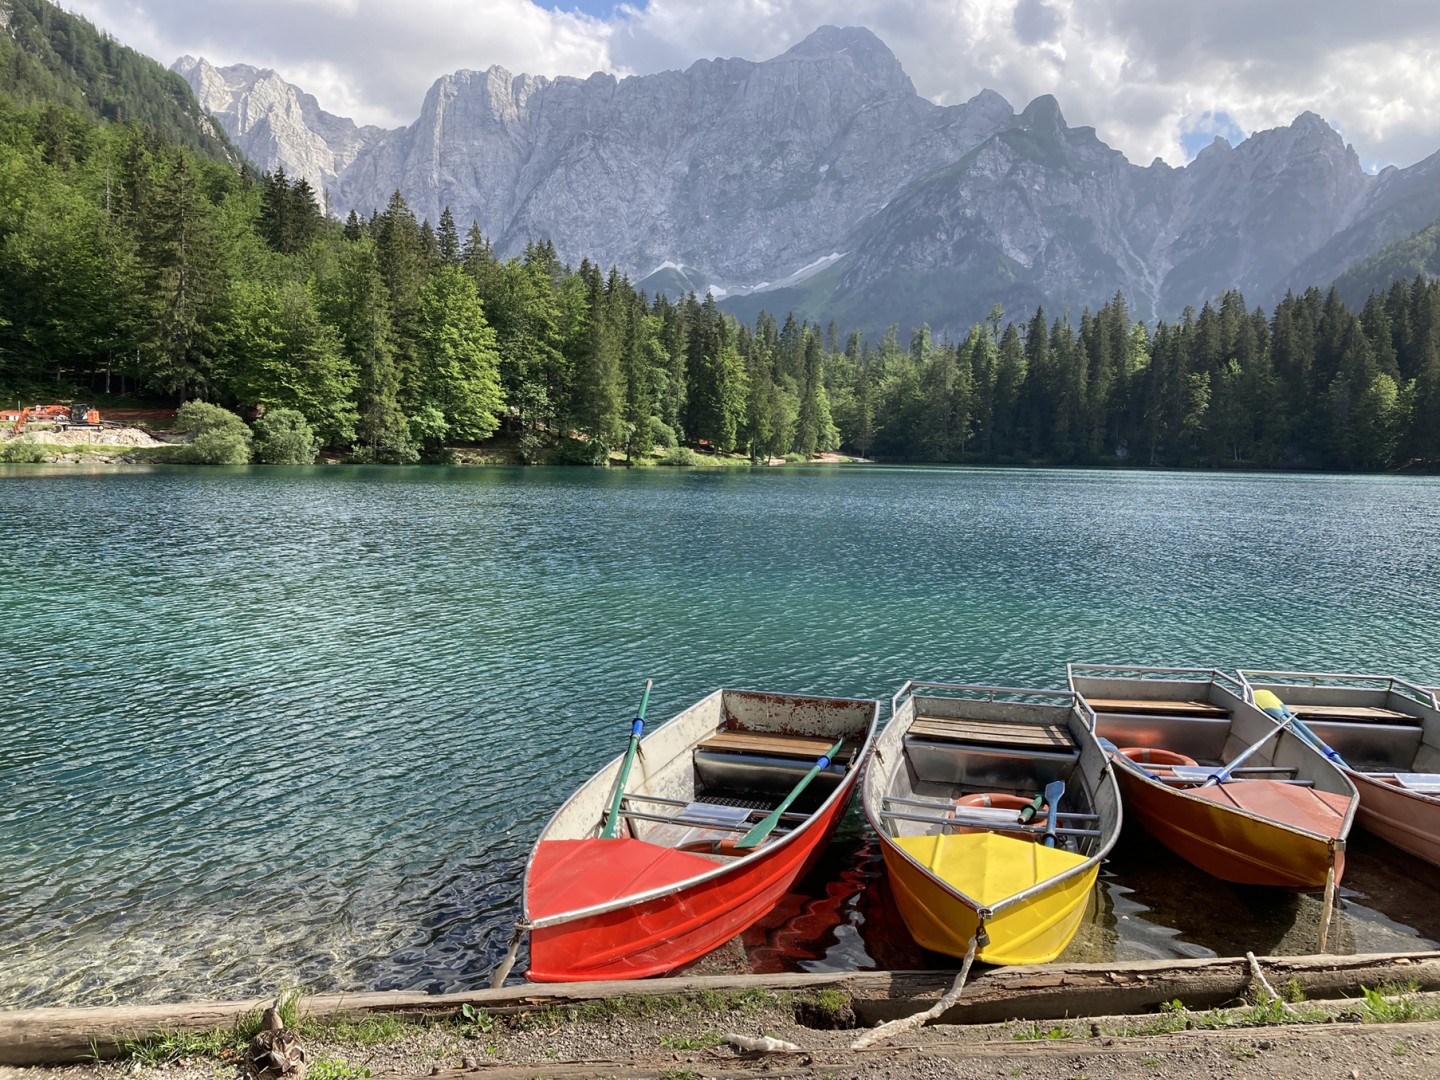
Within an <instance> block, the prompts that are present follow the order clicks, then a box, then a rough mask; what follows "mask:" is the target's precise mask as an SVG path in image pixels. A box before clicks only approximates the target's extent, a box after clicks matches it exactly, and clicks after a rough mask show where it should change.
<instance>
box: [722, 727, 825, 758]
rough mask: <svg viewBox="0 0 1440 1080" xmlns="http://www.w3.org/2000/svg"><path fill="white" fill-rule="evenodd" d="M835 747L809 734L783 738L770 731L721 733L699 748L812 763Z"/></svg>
mask: <svg viewBox="0 0 1440 1080" xmlns="http://www.w3.org/2000/svg"><path fill="white" fill-rule="evenodd" d="M834 745H835V740H834V739H817V738H815V737H813V736H810V735H785V734H782V733H780V732H771V731H722V732H720V733H719V734H717V735H712V736H710V738H708V739H706V740H705V741H704V742H702V743H701V744H700V748H701V749H702V750H725V751H729V752H731V753H739V754H769V755H771V756H772V757H797V758H810V759H811V760H814V759H816V758H818V757H819V756H820V755H821V754H823V753H825V752H826V751H828V750H829V749H830V747H832V746H834Z"/></svg>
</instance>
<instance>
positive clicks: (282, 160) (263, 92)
mask: <svg viewBox="0 0 1440 1080" xmlns="http://www.w3.org/2000/svg"><path fill="white" fill-rule="evenodd" d="M171 68H172V69H173V70H174V71H177V72H179V73H180V75H181V76H182V77H183V78H184V79H185V81H186V82H188V83H189V84H190V88H191V90H193V91H194V92H195V97H196V99H197V100H199V102H200V104H201V105H202V106H203V107H204V108H205V109H206V110H207V111H208V112H209V113H210V114H211V115H212V116H214V117H215V118H216V119H217V120H219V121H220V126H221V127H222V128H224V129H225V134H227V135H229V136H230V139H231V141H232V142H234V143H235V145H236V146H238V147H239V148H240V150H241V151H242V152H243V153H244V154H245V156H246V157H247V158H249V160H250V161H251V162H252V163H254V164H255V165H257V166H258V167H259V168H261V169H263V170H264V171H266V172H274V171H275V170H276V169H277V168H283V169H284V170H285V173H286V175H287V176H289V177H290V178H291V179H299V178H300V177H304V178H305V180H306V181H308V182H309V184H310V186H311V187H312V188H314V189H315V193H316V195H320V194H322V193H323V192H325V191H327V190H329V189H330V188H333V187H334V186H335V182H336V180H337V178H338V177H339V174H340V173H341V172H342V171H344V169H345V168H346V167H347V166H349V164H350V163H351V162H352V161H354V160H355V155H356V154H357V153H359V151H360V149H361V147H363V146H364V145H365V144H366V143H368V142H371V141H373V140H374V139H376V138H378V137H379V136H380V134H381V129H380V128H376V127H364V128H362V127H357V126H356V124H355V122H354V121H353V120H347V119H345V118H344V117H340V116H333V115H331V114H330V113H327V112H326V111H325V110H323V109H322V108H320V105H319V103H318V102H317V101H316V100H315V98H314V97H312V96H311V95H309V94H307V93H304V92H303V91H301V90H299V89H297V88H296V87H294V86H291V85H290V84H289V83H287V82H285V80H283V79H281V78H280V76H278V75H276V74H275V72H273V71H262V70H260V69H259V68H253V67H251V66H249V65H248V64H236V65H234V66H232V67H227V68H215V67H212V66H211V65H210V64H208V63H207V62H206V61H204V60H196V59H195V58H194V57H190V56H183V57H181V58H180V59H179V60H177V61H175V63H174V64H172V65H171Z"/></svg>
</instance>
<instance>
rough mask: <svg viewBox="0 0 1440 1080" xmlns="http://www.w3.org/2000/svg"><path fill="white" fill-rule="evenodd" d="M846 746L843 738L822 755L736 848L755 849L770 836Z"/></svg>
mask: <svg viewBox="0 0 1440 1080" xmlns="http://www.w3.org/2000/svg"><path fill="white" fill-rule="evenodd" d="M844 745H845V740H844V739H843V738H842V739H840V740H839V741H838V742H837V743H836V744H835V745H834V746H832V747H830V749H829V750H827V751H825V753H823V754H821V755H820V758H819V760H817V761H816V762H815V764H814V765H812V766H810V771H809V772H807V773H806V774H805V775H804V776H802V777H801V778H800V782H799V783H798V784H796V785H795V786H794V787H793V788H792V789H791V790H790V794H789V795H786V796H785V800H784V802H782V803H781V804H780V805H779V806H777V807H776V808H775V809H774V810H771V811H770V813H768V814H766V815H765V816H764V817H763V818H761V819H760V820H759V821H758V822H756V823H755V827H754V828H753V829H751V830H750V831H749V832H747V833H746V834H745V835H744V836H742V837H741V838H740V839H739V840H736V841H735V846H736V847H737V848H748V847H754V846H755V845H756V844H758V843H760V841H761V840H764V839H765V837H767V836H769V835H770V833H771V832H772V831H773V830H774V828H775V826H776V825H779V824H780V815H781V814H783V813H784V812H785V811H786V810H789V809H790V804H791V803H792V802H794V801H795V800H796V798H797V797H799V795H800V793H801V792H802V791H804V790H805V789H806V788H807V787H809V786H810V781H811V780H814V779H815V777H817V776H819V775H820V771H821V770H822V769H828V768H829V767H830V759H831V758H833V757H834V756H835V755H836V754H838V753H839V752H840V747H842V746H844Z"/></svg>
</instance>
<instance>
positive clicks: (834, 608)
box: [0, 467, 1440, 1006]
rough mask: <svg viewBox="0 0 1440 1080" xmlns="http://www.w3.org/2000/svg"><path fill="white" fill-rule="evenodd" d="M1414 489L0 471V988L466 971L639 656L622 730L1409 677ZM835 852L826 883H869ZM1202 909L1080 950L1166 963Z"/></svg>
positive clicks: (1349, 482)
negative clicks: (1272, 681) (1072, 684)
mask: <svg viewBox="0 0 1440 1080" xmlns="http://www.w3.org/2000/svg"><path fill="white" fill-rule="evenodd" d="M17 476H24V477H25V478H26V479H28V480H29V481H30V482H29V483H16V482H9V481H7V479H6V478H7V477H10V478H13V477H17ZM37 485H39V486H38V487H37ZM40 490H43V491H44V493H45V505H46V507H47V512H46V514H45V515H43V516H41V515H37V514H35V513H33V506H34V499H35V496H36V493H37V492H38V491H40ZM1437 492H1440V482H1437V481H1434V480H1429V479H1411V478H1350V477H1323V476H1314V477H1276V476H1258V475H1214V476H1208V475H1177V474H1164V473H1138V472H1137V473H1098V472H1097V473H1086V472H1052V471H1043V470H983V469H976V470H945V469H867V470H856V471H837V470H769V471H758V472H753V473H734V474H712V473H704V472H683V471H681V472H666V471H660V470H653V471H647V472H643V473H637V474H623V473H609V472H595V471H585V470H575V471H547V470H469V471H466V470H442V469H413V470H400V471H390V470H383V469H374V470H367V469H346V470H326V469H294V470H281V469H267V470H213V471H200V470H195V471H189V470H184V469H156V470H153V471H139V470H130V471H121V470H106V469H96V470H94V471H93V472H82V471H78V470H70V471H65V470H60V471H53V472H52V471H46V470H29V471H23V472H22V471H18V470H15V469H9V470H8V471H7V470H5V469H4V467H0V512H3V514H4V518H5V520H6V521H7V534H6V541H7V543H6V546H5V550H4V551H3V552H0V574H3V580H4V582H5V588H4V590H3V592H0V626H3V627H4V628H5V629H4V634H5V640H4V645H5V647H4V649H3V650H0V746H3V748H4V749H3V753H0V862H3V864H4V866H5V869H6V872H5V874H4V875H3V876H0V1006H15V1005H39V1004H65V1003H69V1004H100V1003H105V1002H110V1001H126V1002H142V1001H159V1000H168V999H175V998H183V997H200V996H206V997H230V996H235V995H244V994H252V993H253V994H259V993H268V992H272V991H273V990H274V989H275V988H277V987H278V986H282V985H302V986H305V987H306V988H308V989H311V990H314V991H326V990H342V989H358V988H424V989H435V990H456V989H463V988H467V987H474V986H479V985H483V984H484V983H485V981H486V980H487V978H488V975H489V972H490V971H491V970H492V969H493V967H494V965H495V964H496V962H497V961H498V960H499V958H500V956H501V955H502V954H503V953H504V950H505V948H506V947H507V945H508V944H509V940H510V934H511V928H512V925H513V922H514V919H515V917H516V915H517V913H518V905H519V889H520V878H521V874H522V872H523V867H524V861H525V857H526V855H527V853H528V849H529V845H530V844H531V842H532V841H533V838H534V836H535V834H536V833H537V832H538V831H539V829H540V828H541V827H542V825H543V824H544V822H545V820H546V819H547V818H548V817H549V815H550V814H551V813H552V812H553V810H554V808H555V807H556V806H557V805H558V803H559V801H560V800H561V799H562V798H563V797H564V795H565V794H566V793H567V792H569V791H570V790H572V789H573V788H574V787H575V786H576V785H578V784H579V783H580V782H581V781H582V780H583V779H584V778H585V777H587V776H589V775H590V774H591V773H592V772H593V771H594V770H595V768H597V767H598V766H599V765H600V764H601V763H602V762H603V761H604V760H605V759H607V758H608V757H609V756H611V755H613V754H615V753H618V752H619V750H620V749H621V747H622V746H623V742H624V739H625V736H626V734H627V733H628V718H629V716H630V715H631V713H632V712H633V710H634V708H635V706H636V703H637V701H638V696H639V688H640V686H641V684H642V683H643V681H644V680H645V679H646V678H647V677H653V678H655V680H656V691H655V696H654V697H653V699H652V702H651V709H650V715H651V716H652V717H654V718H659V717H663V716H667V715H669V714H671V713H673V712H675V711H678V710H679V709H680V708H682V707H684V706H685V705H688V704H689V703H690V702H692V701H694V700H696V699H698V698H699V697H701V696H702V695H703V694H705V693H708V692H709V691H710V690H711V689H713V688H715V687H716V686H721V685H730V686H750V687H760V688H771V689H786V690H793V691H802V692H822V693H836V694H864V695H876V696H888V695H889V693H890V692H892V691H893V689H894V688H895V687H896V686H898V685H899V684H900V683H901V682H902V681H904V680H905V679H907V678H911V677H940V678H954V679H961V678H978V679H984V680H987V681H996V682H1013V683H1021V684H1026V685H1047V684H1048V685H1058V684H1060V683H1061V682H1062V681H1063V677H1064V664H1065V662H1066V661H1067V660H1101V661H1114V662H1133V663H1152V664H1170V663H1176V664H1190V663H1203V664H1206V665H1211V664H1214V665H1220V666H1227V667H1233V666H1237V665H1247V666H1255V667H1300V668H1319V669H1326V670H1358V671H1385V672H1391V671H1393V672H1396V673H1399V674H1404V675H1408V676H1411V677H1413V678H1417V679H1420V680H1422V681H1429V682H1440V658H1437V657H1436V654H1435V651H1434V647H1433V646H1434V631H1433V627H1434V626H1435V625H1436V621H1437V616H1440V600H1437V598H1440V499H1437V498H1436V494H1437ZM849 827H850V828H852V829H854V830H856V833H857V835H858V827H857V826H856V825H855V823H854V820H853V818H852V821H851V823H850V826H849ZM857 858H858V859H859V860H860V861H859V862H857V863H856V864H855V865H853V866H851V868H850V869H849V870H846V871H841V872H840V873H841V875H842V876H846V875H848V876H847V877H846V880H854V881H857V882H858V881H861V880H864V881H866V882H870V883H872V884H873V882H874V879H875V878H876V872H875V869H874V866H873V862H874V860H873V853H872V855H869V856H857ZM837 859H839V857H838V856H837V857H836V858H828V859H827V864H828V865H830V867H831V869H832V870H834V869H835V867H836V866H837V865H841V864H842V863H843V859H839V861H838V862H837ZM866 859H868V860H869V861H868V862H866V861H865V860H866ZM1143 862H1144V860H1134V859H1132V860H1131V861H1130V862H1129V863H1128V864H1127V863H1125V862H1124V861H1123V860H1122V861H1121V862H1120V863H1119V864H1118V865H1119V870H1118V871H1117V870H1114V869H1112V870H1111V871H1107V874H1109V877H1107V881H1109V880H1111V879H1113V881H1114V884H1113V885H1111V886H1109V887H1108V894H1109V895H1110V897H1111V900H1110V901H1109V902H1110V903H1111V904H1112V908H1110V909H1107V910H1108V912H1109V913H1108V914H1102V915H1101V916H1097V918H1103V919H1110V920H1112V922H1111V923H1110V924H1107V925H1111V926H1113V925H1117V924H1115V923H1114V922H1113V920H1114V919H1116V918H1117V916H1115V915H1114V911H1116V910H1121V909H1122V908H1123V909H1124V911H1125V912H1130V911H1131V910H1134V911H1135V912H1137V914H1136V915H1135V918H1134V920H1129V921H1128V922H1127V924H1128V925H1130V926H1131V927H1132V928H1133V927H1136V926H1142V925H1144V926H1151V925H1152V924H1151V923H1146V922H1145V920H1144V919H1143V918H1141V915H1140V914H1139V912H1140V911H1141V909H1144V910H1146V911H1152V912H1153V911H1156V910H1166V909H1165V906H1164V903H1162V902H1161V901H1159V900H1156V899H1155V897H1154V896H1152V895H1151V894H1150V892H1147V890H1149V889H1150V885H1147V884H1146V880H1147V879H1146V877H1145V871H1144V869H1143V867H1142V866H1141V865H1140V864H1141V863H1143ZM1422 876H1423V875H1422ZM832 877H833V875H832ZM1121 878H1123V879H1124V880H1123V881H1122V880H1121ZM832 887H833V880H832V881H831V882H830V883H829V885H828V886H827V884H826V883H823V882H822V883H820V884H818V885H814V886H812V895H811V899H810V900H805V899H804V898H803V897H800V898H796V899H795V902H794V904H793V907H794V913H795V917H796V918H797V919H800V920H808V921H806V922H803V925H804V926H809V925H810V924H811V923H813V922H815V921H816V919H817V913H819V912H825V911H831V912H833V911H836V910H839V911H840V912H841V914H840V915H838V916H836V917H839V918H842V919H844V920H848V922H845V923H844V925H843V926H842V927H840V929H839V930H837V931H836V932H835V934H834V937H835V939H836V940H835V943H834V944H833V949H834V950H835V952H836V954H837V955H839V956H841V959H840V960H838V961H836V962H840V963H849V962H853V961H854V958H855V957H856V956H862V957H863V956H865V955H866V954H865V949H866V948H867V947H868V948H870V949H871V951H872V953H873V952H877V951H880V952H883V951H885V950H890V953H887V955H891V954H895V955H898V954H896V953H895V952H894V950H896V949H898V948H900V947H899V946H896V945H893V944H890V943H885V944H881V943H877V941H878V939H875V938H869V939H867V938H866V935H867V934H875V933H877V932H878V929H877V924H876V922H875V920H873V919H872V920H870V921H869V923H868V924H867V921H866V919H865V917H864V916H863V912H864V911H865V910H868V908H867V905H868V904H870V903H871V900H870V899H866V897H865V895H864V894H863V893H862V894H860V898H859V899H858V900H856V901H854V902H851V901H849V900H847V899H845V897H847V896H849V895H851V893H848V892H844V891H843V890H842V891H841V892H835V891H833V888H832ZM881 891H882V893H883V889H882V890H881ZM842 894H843V895H842ZM881 901H883V896H882V897H881V900H877V901H876V902H881ZM1126 905H1129V906H1128V907H1127V906H1126ZM847 913H848V914H847ZM1167 917H1169V918H1171V920H1172V921H1171V922H1169V923H1166V924H1165V926H1166V927H1175V926H1180V925H1182V921H1183V920H1181V919H1180V917H1179V916H1167ZM801 925H802V924H801V923H797V924H795V925H787V926H781V927H771V928H769V929H767V930H765V932H764V934H762V935H761V936H762V937H767V935H768V938H767V940H771V939H773V940H774V941H779V940H789V939H791V938H794V937H795V935H796V934H797V933H798V932H800V931H799V927H800V926H801ZM1098 925H1099V924H1098V923H1097V926H1098ZM1375 925H1376V926H1378V925H1380V923H1379V921H1376V922H1375ZM841 930H843V931H844V932H843V933H841ZM1376 932H1377V933H1378V931H1376ZM1425 932H1426V933H1435V932H1440V931H1437V930H1436V929H1435V928H1431V929H1427V930H1426V931H1425ZM1205 933H1206V931H1204V930H1203V928H1202V929H1200V930H1196V929H1195V928H1193V927H1190V926H1189V925H1188V924H1185V932H1184V933H1181V931H1180V930H1175V929H1170V930H1167V929H1164V928H1161V929H1158V930H1156V931H1155V932H1154V933H1150V934H1149V935H1148V936H1147V935H1146V934H1145V933H1135V932H1131V933H1130V936H1129V937H1128V938H1127V937H1126V936H1125V934H1121V933H1117V932H1115V931H1114V930H1113V929H1112V930H1107V931H1104V932H1101V931H1099V930H1097V931H1096V935H1095V937H1096V941H1097V942H1099V944H1097V945H1096V948H1099V949H1101V950H1102V951H1103V950H1105V949H1108V950H1110V952H1109V953H1106V954H1105V955H1116V954H1117V950H1118V951H1120V952H1123V951H1124V950H1126V949H1130V950H1132V951H1138V952H1141V953H1146V951H1147V950H1150V951H1155V950H1158V952H1157V954H1158V955H1180V954H1189V953H1195V954H1203V953H1204V951H1205V949H1206V947H1207V946H1206V945H1204V944H1203V941H1200V940H1198V939H1199V938H1203V937H1204V934H1205ZM857 935H858V937H857ZM1197 935H1198V938H1197ZM827 940H829V939H827ZM867 940H868V941H869V944H868V945H866V944H865V942H866V941H867ZM1427 940H1428V939H1427ZM763 947H764V948H767V949H772V951H773V948H772V945H771V944H765V945H764V946H763ZM1167 950H1168V951H1167ZM1187 950H1189V952H1187ZM821 951H823V950H822V949H821V948H820V946H819V945H818V944H816V945H814V946H813V947H812V948H811V949H810V951H809V952H808V953H807V954H806V957H805V958H804V960H803V962H804V963H805V964H806V965H808V966H814V965H816V964H819V965H821V966H823V965H824V964H825V963H827V962H830V961H827V960H825V959H824V958H820V959H816V954H817V953H819V952H821ZM1147 954H1148V953H1147ZM767 955H768V954H767ZM846 957H848V958H849V959H848V960H847V959H845V958H846ZM522 960H523V957H522ZM767 962H769V961H767Z"/></svg>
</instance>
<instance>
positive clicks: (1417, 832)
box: [1350, 772, 1440, 866]
mask: <svg viewBox="0 0 1440 1080" xmlns="http://www.w3.org/2000/svg"><path fill="white" fill-rule="evenodd" d="M1350 779H1351V780H1353V781H1354V782H1355V787H1356V789H1357V790H1358V791H1359V792H1360V808H1359V811H1358V813H1357V814H1356V820H1357V821H1358V822H1359V823H1360V826H1361V828H1363V829H1365V830H1367V831H1369V832H1372V833H1374V834H1375V835H1376V836H1378V837H1380V839H1382V840H1384V841H1386V842H1387V843H1391V844H1394V845H1395V846H1396V847H1397V848H1399V849H1400V850H1401V851H1408V852H1409V853H1410V854H1411V855H1414V856H1415V857H1416V858H1420V859H1424V860H1425V861H1426V862H1428V863H1430V864H1432V865H1434V866H1440V799H1435V798H1433V797H1431V796H1428V795H1422V794H1420V793H1419V792H1417V791H1406V790H1404V789H1403V788H1399V787H1396V786H1395V785H1394V784H1387V783H1385V782H1384V781H1381V780H1376V779H1375V778H1374V777H1370V776H1366V775H1365V774H1364V773H1358V772H1352V773H1351V774H1350Z"/></svg>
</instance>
